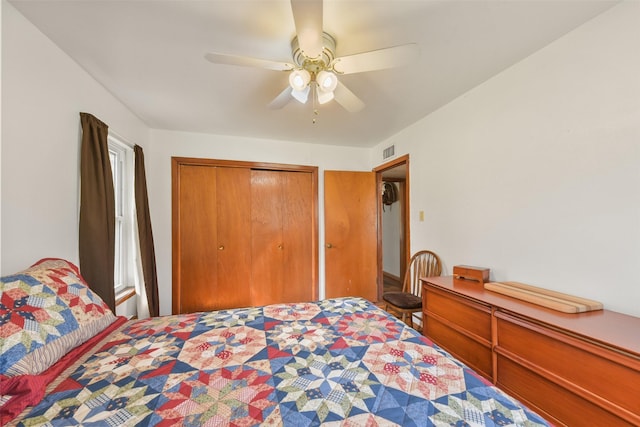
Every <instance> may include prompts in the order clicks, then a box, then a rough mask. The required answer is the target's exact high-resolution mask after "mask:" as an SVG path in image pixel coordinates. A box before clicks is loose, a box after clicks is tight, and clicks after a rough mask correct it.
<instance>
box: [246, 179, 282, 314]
mask: <svg viewBox="0 0 640 427" xmlns="http://www.w3.org/2000/svg"><path fill="white" fill-rule="evenodd" d="M282 174H283V172H278V171H271V170H251V278H252V280H251V302H252V304H253V305H256V306H259V305H266V304H272V303H276V302H282V298H283V295H284V292H285V290H284V281H283V274H284V273H283V259H284V257H283V254H284V242H283V239H282V200H283V190H284V189H283V185H282V177H283V175H282Z"/></svg>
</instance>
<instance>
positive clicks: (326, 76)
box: [316, 70, 338, 93]
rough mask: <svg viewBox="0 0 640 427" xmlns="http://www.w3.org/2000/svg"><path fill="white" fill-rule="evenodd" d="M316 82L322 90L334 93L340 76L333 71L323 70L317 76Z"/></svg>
mask: <svg viewBox="0 0 640 427" xmlns="http://www.w3.org/2000/svg"><path fill="white" fill-rule="evenodd" d="M316 82H317V83H318V88H319V89H320V90H321V91H322V92H331V93H333V91H334V90H336V86H338V77H337V76H336V75H335V74H334V73H332V72H331V71H326V70H322V71H320V72H319V73H318V75H317V76H316Z"/></svg>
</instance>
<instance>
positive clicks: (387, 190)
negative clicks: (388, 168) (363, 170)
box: [382, 182, 398, 209]
mask: <svg viewBox="0 0 640 427" xmlns="http://www.w3.org/2000/svg"><path fill="white" fill-rule="evenodd" d="M397 201H398V187H396V185H395V184H394V183H393V182H383V183H382V209H384V206H385V205H387V206H391V205H392V204H393V203H395V202H397Z"/></svg>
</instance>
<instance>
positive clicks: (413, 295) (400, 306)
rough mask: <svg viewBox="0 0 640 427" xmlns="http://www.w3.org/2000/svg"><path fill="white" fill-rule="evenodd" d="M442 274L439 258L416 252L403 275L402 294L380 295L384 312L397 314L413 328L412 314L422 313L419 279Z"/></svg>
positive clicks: (428, 253)
mask: <svg viewBox="0 0 640 427" xmlns="http://www.w3.org/2000/svg"><path fill="white" fill-rule="evenodd" d="M441 272H442V264H441V262H440V258H439V257H438V255H436V254H435V253H434V252H431V251H419V252H416V253H415V254H414V255H413V256H412V257H411V260H410V261H409V265H408V266H407V271H406V273H405V275H404V282H403V285H402V292H386V293H385V294H383V295H382V299H383V300H384V302H385V310H387V311H389V309H391V310H392V311H395V312H397V313H398V314H399V315H401V318H402V321H403V322H404V323H407V315H409V322H408V323H407V324H408V325H409V326H411V327H413V313H417V312H420V311H422V283H421V282H420V278H421V277H430V276H439V275H440V273H441Z"/></svg>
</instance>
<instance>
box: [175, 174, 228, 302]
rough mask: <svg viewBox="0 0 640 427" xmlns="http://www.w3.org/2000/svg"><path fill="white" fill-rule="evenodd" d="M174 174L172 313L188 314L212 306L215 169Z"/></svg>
mask: <svg viewBox="0 0 640 427" xmlns="http://www.w3.org/2000/svg"><path fill="white" fill-rule="evenodd" d="M178 174H179V182H178V195H177V197H178V206H177V208H178V218H177V221H178V224H177V227H178V230H177V236H175V235H174V238H176V237H177V240H178V242H177V244H178V248H179V250H178V251H177V256H178V260H177V265H176V263H174V282H175V281H177V287H176V284H174V292H173V312H174V313H190V312H194V311H202V310H207V309H209V308H210V307H214V306H215V305H216V293H215V292H212V289H214V288H215V285H216V277H217V275H216V268H215V265H216V258H217V248H216V246H215V243H214V242H216V241H217V238H218V237H217V232H218V228H217V218H216V216H217V208H216V204H217V201H216V191H215V189H216V181H217V180H216V168H215V167H208V166H192V165H180V166H179V171H178ZM174 244H175V242H174Z"/></svg>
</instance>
